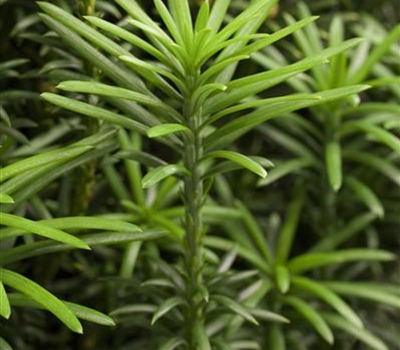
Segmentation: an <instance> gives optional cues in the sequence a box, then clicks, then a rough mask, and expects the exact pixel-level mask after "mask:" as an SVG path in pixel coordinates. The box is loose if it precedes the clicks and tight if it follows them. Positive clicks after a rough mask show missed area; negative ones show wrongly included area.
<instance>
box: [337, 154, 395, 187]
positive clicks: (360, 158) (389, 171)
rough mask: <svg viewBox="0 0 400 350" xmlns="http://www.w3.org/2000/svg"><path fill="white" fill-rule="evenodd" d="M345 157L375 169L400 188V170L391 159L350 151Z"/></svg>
mask: <svg viewBox="0 0 400 350" xmlns="http://www.w3.org/2000/svg"><path fill="white" fill-rule="evenodd" d="M343 157H344V158H346V159H349V160H351V161H353V162H355V163H361V164H365V165H366V166H368V167H371V168H373V169H375V170H376V171H378V172H380V173H382V174H384V175H385V176H387V177H388V178H389V179H391V180H392V181H393V182H394V183H396V184H397V185H398V186H400V170H399V169H398V168H397V167H396V166H395V165H394V164H393V162H391V161H389V159H386V158H381V157H379V156H376V155H375V154H373V153H371V152H368V153H367V152H360V151H348V152H346V153H344V154H343Z"/></svg>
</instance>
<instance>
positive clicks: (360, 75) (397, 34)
mask: <svg viewBox="0 0 400 350" xmlns="http://www.w3.org/2000/svg"><path fill="white" fill-rule="evenodd" d="M399 38H400V24H398V25H397V26H395V27H394V28H393V29H392V30H391V32H390V33H389V34H388V35H386V37H385V38H384V40H383V41H382V42H381V43H380V44H378V45H377V46H376V47H375V48H374V49H373V50H372V51H371V52H370V54H369V55H368V57H367V59H366V60H365V62H363V64H362V65H361V67H360V69H358V71H357V72H356V73H355V74H354V75H353V76H352V77H351V78H350V81H349V83H351V84H357V83H359V82H361V81H363V80H364V79H365V78H366V77H367V76H368V75H369V74H370V73H371V70H372V68H373V66H374V65H375V64H376V63H377V62H378V60H380V59H381V58H382V56H383V55H384V54H385V53H386V52H387V51H389V49H390V47H391V46H392V45H393V43H395V42H396V40H398V39H399Z"/></svg>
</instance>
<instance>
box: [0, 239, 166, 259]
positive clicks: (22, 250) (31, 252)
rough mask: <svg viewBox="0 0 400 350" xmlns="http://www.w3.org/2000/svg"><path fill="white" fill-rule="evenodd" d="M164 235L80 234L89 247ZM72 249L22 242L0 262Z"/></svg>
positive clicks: (51, 244)
mask: <svg viewBox="0 0 400 350" xmlns="http://www.w3.org/2000/svg"><path fill="white" fill-rule="evenodd" d="M165 235H166V232H165V231H145V232H138V233H133V232H122V233H120V232H112V233H110V232H105V233H96V234H88V235H82V236H81V238H82V239H83V240H85V242H87V243H88V244H89V245H90V246H91V247H96V246H104V245H113V244H126V243H129V242H138V241H140V242H142V241H150V240H154V239H159V238H161V237H164V236H165ZM71 249H73V247H72V246H69V245H65V244H60V243H58V242H55V241H41V242H35V243H29V244H24V245H21V246H18V247H15V248H11V249H8V250H7V251H5V252H2V254H0V264H3V265H4V264H9V263H12V262H15V261H19V260H22V259H27V258H31V257H34V256H42V255H45V254H50V253H57V252H64V251H69V250H71Z"/></svg>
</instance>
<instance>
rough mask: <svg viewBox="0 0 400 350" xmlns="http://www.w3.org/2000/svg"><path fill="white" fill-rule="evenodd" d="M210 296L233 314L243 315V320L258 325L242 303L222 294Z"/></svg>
mask: <svg viewBox="0 0 400 350" xmlns="http://www.w3.org/2000/svg"><path fill="white" fill-rule="evenodd" d="M211 298H212V299H213V300H215V301H216V302H217V303H219V304H221V305H223V306H225V307H227V308H228V309H230V310H231V311H233V313H234V314H236V315H239V316H241V317H243V318H244V319H245V320H247V321H249V322H251V323H254V324H255V325H258V322H257V320H256V319H255V318H254V317H253V316H252V314H251V313H250V312H249V311H248V310H247V309H246V308H245V307H243V306H242V305H240V304H239V303H238V302H237V301H235V300H233V299H231V298H228V297H226V296H224V295H212V296H211Z"/></svg>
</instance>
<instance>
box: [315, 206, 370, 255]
mask: <svg viewBox="0 0 400 350" xmlns="http://www.w3.org/2000/svg"><path fill="white" fill-rule="evenodd" d="M374 220H376V215H375V214H373V213H366V214H360V215H359V216H357V217H355V218H354V219H353V220H351V221H350V222H349V223H347V225H345V226H344V227H343V228H341V229H338V230H337V231H336V232H335V234H334V235H328V236H326V237H324V238H322V239H321V240H320V241H319V242H318V243H316V244H315V245H314V246H313V248H312V249H311V251H313V252H317V251H326V250H333V249H335V248H336V247H337V246H339V245H341V244H343V243H345V242H346V241H348V240H349V239H350V238H352V237H354V236H355V235H357V234H360V233H361V232H363V230H364V229H365V228H366V227H368V225H370V224H371V222H373V221H374Z"/></svg>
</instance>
